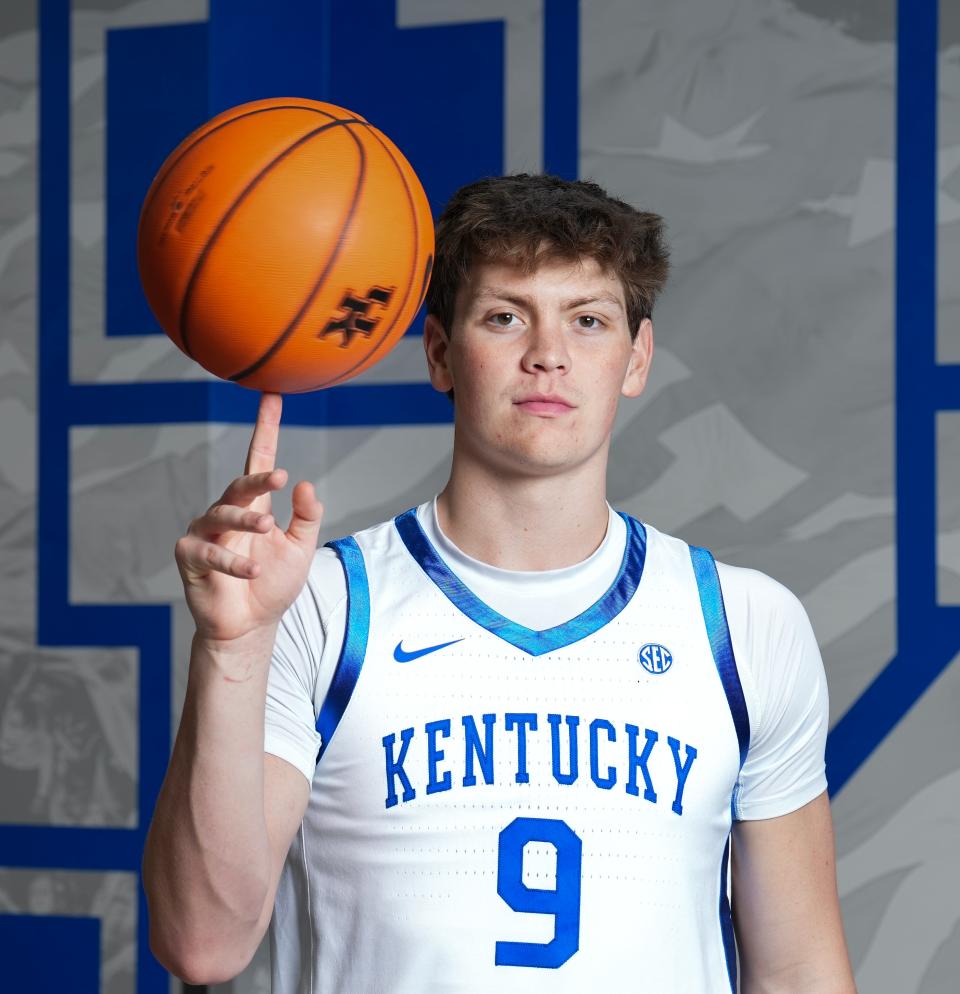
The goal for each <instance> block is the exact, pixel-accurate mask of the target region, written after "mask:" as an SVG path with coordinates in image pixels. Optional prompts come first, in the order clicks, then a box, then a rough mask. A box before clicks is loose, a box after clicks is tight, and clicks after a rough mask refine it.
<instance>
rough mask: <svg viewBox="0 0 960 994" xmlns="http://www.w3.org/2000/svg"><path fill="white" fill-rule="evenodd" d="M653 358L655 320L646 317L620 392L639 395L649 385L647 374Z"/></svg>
mask: <svg viewBox="0 0 960 994" xmlns="http://www.w3.org/2000/svg"><path fill="white" fill-rule="evenodd" d="M652 360H653V322H652V321H651V320H650V318H644V319H643V320H642V321H641V322H640V327H639V328H638V329H637V337H636V338H634V340H633V347H632V348H631V349H630V362H629V364H628V366H627V372H626V375H625V376H624V378H623V387H622V388H621V390H620V392H621V393H622V394H623V396H624V397H639V396H640V394H641V393H643V388H644V387H645V386H646V385H647V374H648V373H649V372H650V363H651V361H652Z"/></svg>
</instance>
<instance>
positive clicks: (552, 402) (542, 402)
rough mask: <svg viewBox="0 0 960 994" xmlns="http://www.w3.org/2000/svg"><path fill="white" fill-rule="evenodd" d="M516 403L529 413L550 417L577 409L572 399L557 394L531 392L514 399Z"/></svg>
mask: <svg viewBox="0 0 960 994" xmlns="http://www.w3.org/2000/svg"><path fill="white" fill-rule="evenodd" d="M514 405H515V406H516V407H519V408H520V410H522V411H525V412H526V413H527V414H539V415H541V416H542V415H546V416H548V417H556V416H558V415H561V414H569V413H570V411H572V410H574V409H575V405H574V404H571V403H570V401H568V400H565V399H564V398H563V397H559V396H557V395H556V394H539V393H538V394H529V395H528V396H525V397H521V398H520V399H519V400H516V401H514Z"/></svg>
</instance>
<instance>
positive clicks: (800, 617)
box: [717, 562, 810, 630]
mask: <svg viewBox="0 0 960 994" xmlns="http://www.w3.org/2000/svg"><path fill="white" fill-rule="evenodd" d="M717 575H718V577H719V578H720V589H721V590H722V592H723V603H724V607H725V608H726V611H727V620H728V621H729V622H730V624H731V625H734V624H735V625H737V627H742V628H752V627H755V626H764V627H767V628H769V629H770V630H775V629H783V628H792V627H796V626H802V627H803V628H807V627H809V624H810V622H809V619H808V618H807V612H806V610H805V609H804V606H803V604H802V602H801V601H800V598H799V597H797V595H796V594H794V592H793V591H792V590H790V589H789V588H788V587H786V586H784V585H783V584H782V583H781V582H780V581H779V580H775V579H774V578H773V577H772V576H768V575H767V574H766V573H761V572H760V570H756V569H750V568H748V567H745V566H731V565H729V564H728V563H722V562H717Z"/></svg>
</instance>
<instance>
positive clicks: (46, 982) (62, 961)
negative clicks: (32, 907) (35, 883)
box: [0, 915, 100, 994]
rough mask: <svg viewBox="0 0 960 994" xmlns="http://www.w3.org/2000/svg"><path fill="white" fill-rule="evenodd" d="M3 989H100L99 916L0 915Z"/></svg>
mask: <svg viewBox="0 0 960 994" xmlns="http://www.w3.org/2000/svg"><path fill="white" fill-rule="evenodd" d="M0 949H3V950H4V951H5V952H6V953H7V955H6V956H4V958H3V983H4V989H5V990H9V991H18V992H23V994H28V992H29V994H54V992H60V991H62V992H67V991H78V992H83V994H86V992H88V991H89V992H91V994H96V992H97V991H99V990H100V920H99V919H98V918H81V917H66V916H61V915H43V916H41V915H0Z"/></svg>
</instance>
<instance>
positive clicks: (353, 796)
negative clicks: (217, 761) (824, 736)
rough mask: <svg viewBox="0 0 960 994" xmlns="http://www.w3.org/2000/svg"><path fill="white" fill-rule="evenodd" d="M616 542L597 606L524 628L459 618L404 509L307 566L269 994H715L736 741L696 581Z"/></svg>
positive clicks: (704, 559) (683, 558)
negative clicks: (329, 580) (332, 630)
mask: <svg viewBox="0 0 960 994" xmlns="http://www.w3.org/2000/svg"><path fill="white" fill-rule="evenodd" d="M625 521H626V525H627V532H628V537H627V544H626V550H625V553H624V557H623V564H622V567H621V569H620V572H619V575H618V576H617V578H616V580H615V581H614V583H613V584H612V585H611V587H610V588H609V590H607V592H606V593H605V594H604V596H603V597H601V598H600V600H598V601H597V602H596V603H595V604H594V605H593V606H592V607H590V608H589V609H588V610H586V611H584V612H583V613H582V614H581V615H579V616H578V617H576V618H574V619H573V620H571V621H568V622H566V623H564V624H561V625H558V626H556V627H554V628H551V629H548V630H546V631H533V630H531V629H527V628H524V627H522V626H520V625H518V624H516V623H514V622H512V621H510V620H508V619H507V618H505V617H503V616H502V615H500V614H498V613H497V612H496V611H494V610H493V609H491V608H490V607H489V606H487V605H486V604H485V603H483V602H482V601H480V600H479V598H478V597H477V596H476V595H474V594H473V593H472V592H471V591H470V590H468V589H467V588H466V587H465V586H464V585H463V584H462V582H461V581H460V580H459V579H458V578H457V576H455V575H454V574H453V573H452V572H451V571H450V569H449V568H448V567H447V565H446V564H445V562H444V561H443V560H442V559H441V558H440V557H439V556H438V555H437V553H436V550H435V549H434V548H433V546H432V545H431V544H430V542H429V540H428V539H427V537H426V536H425V534H424V532H423V530H422V528H421V526H420V524H419V522H418V520H417V517H416V514H415V512H414V511H409V512H407V513H405V514H403V515H401V516H400V517H399V518H397V519H395V521H392V522H388V523H386V524H383V525H378V526H377V527H375V528H371V529H369V530H367V531H364V532H361V533H359V534H358V535H356V536H354V537H353V538H347V539H343V540H340V541H339V542H336V543H332V545H333V546H334V548H335V549H336V551H337V553H338V555H339V556H340V558H341V560H342V562H343V566H344V570H345V573H346V577H347V592H348V604H349V606H348V616H347V625H346V633H345V638H344V643H343V650H342V652H341V656H340V661H339V664H338V666H337V670H336V673H335V675H334V677H333V682H332V684H331V687H330V690H329V693H328V695H327V698H326V702H325V704H324V706H323V708H322V710H321V712H320V715H319V718H318V721H317V729H318V731H319V732H320V735H321V738H322V742H323V746H322V748H321V750H320V755H319V758H318V762H317V767H316V772H315V774H314V780H313V787H312V792H311V798H310V802H309V807H308V811H307V814H306V816H305V818H304V822H303V825H302V827H301V830H300V832H299V833H298V835H297V837H296V839H295V841H294V844H293V848H292V850H291V853H290V856H289V858H288V860H287V864H286V867H285V869H284V872H283V876H282V878H281V883H280V889H279V891H278V896H277V905H276V910H275V914H274V920H273V923H272V928H271V936H272V939H273V943H274V963H275V964H278V963H279V964H282V970H278V968H277V967H276V966H275V973H274V984H275V991H276V992H277V994H293V992H297V994H307V992H310V994H333V992H337V994H345V992H349V994H367V992H371V994H372V992H391V994H393V992H396V994H401V992H402V994H424V992H434V991H436V992H440V991H442V992H451V994H453V992H484V994H488V992H500V991H503V992H521V991H522V992H524V994H529V992H540V991H542V992H550V994H555V992H557V994H558V992H565V994H574V992H575V994H584V992H590V991H600V990H610V991H626V990H632V991H638V992H650V994H684V992H688V994H730V992H731V990H735V988H736V982H735V977H734V975H735V967H734V963H735V953H734V948H733V932H732V928H731V924H730V914H729V905H728V902H727V891H726V878H727V867H726V863H727V852H728V848H727V843H728V838H729V833H730V827H731V801H732V793H733V791H734V787H735V784H736V782H737V778H738V774H739V771H740V768H741V765H742V763H743V759H744V757H745V756H746V752H747V746H748V738H749V722H748V718H747V711H746V707H745V704H744V698H743V693H742V690H741V685H740V679H739V676H738V673H737V668H736V663H735V661H734V658H733V650H732V647H731V642H730V637H729V632H728V630H727V624H726V617H725V613H724V608H723V602H722V595H721V593H720V587H719V583H718V581H717V573H716V567H715V565H714V562H713V559H712V557H711V556H710V554H709V553H708V552H706V551H705V550H702V549H696V548H691V547H690V546H688V545H686V544H685V543H683V542H682V541H680V540H678V539H675V538H671V537H669V536H666V535H664V534H662V533H660V532H658V531H656V530H655V529H653V528H650V527H648V526H647V527H645V526H644V525H643V524H641V523H640V522H638V521H636V520H634V519H632V518H629V517H625ZM298 866H299V867H300V868H301V869H302V868H303V867H305V866H309V867H310V872H309V873H305V872H298V870H297V868H298ZM304 906H306V907H307V908H308V909H309V914H308V915H304V914H303V908H304ZM308 922H309V927H308V926H307V924H306V923H308Z"/></svg>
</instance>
